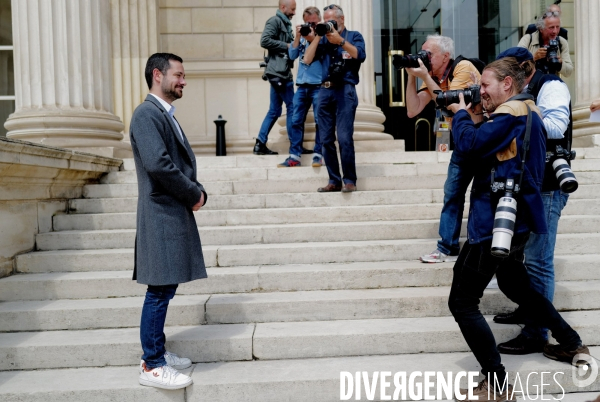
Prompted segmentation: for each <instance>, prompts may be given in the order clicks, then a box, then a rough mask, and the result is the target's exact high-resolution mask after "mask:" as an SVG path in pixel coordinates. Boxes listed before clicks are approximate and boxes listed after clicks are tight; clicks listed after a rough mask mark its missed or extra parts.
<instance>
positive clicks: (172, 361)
mask: <svg viewBox="0 0 600 402" xmlns="http://www.w3.org/2000/svg"><path fill="white" fill-rule="evenodd" d="M165 360H166V361H167V365H169V366H171V367H173V368H174V369H176V370H183V369H186V368H188V367H190V366H191V365H192V361H191V360H190V359H188V358H187V357H179V356H177V355H176V354H175V353H172V352H169V351H167V352H166V353H165ZM144 363H145V362H144V361H143V360H140V374H142V370H143V369H144V368H143V366H144Z"/></svg>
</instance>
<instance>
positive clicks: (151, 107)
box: [130, 53, 207, 389]
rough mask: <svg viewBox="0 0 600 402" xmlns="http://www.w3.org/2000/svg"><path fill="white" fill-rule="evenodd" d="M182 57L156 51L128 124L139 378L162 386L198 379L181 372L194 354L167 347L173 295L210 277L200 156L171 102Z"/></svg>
mask: <svg viewBox="0 0 600 402" xmlns="http://www.w3.org/2000/svg"><path fill="white" fill-rule="evenodd" d="M182 63H183V60H182V59H181V58H180V57H179V56H176V55H174V54H170V53H156V54H153V55H152V56H150V58H149V59H148V62H147V63H146V69H145V77H146V82H147V83H148V87H149V88H150V94H149V95H148V96H147V97H146V100H145V101H144V102H143V103H142V104H141V105H140V106H138V107H137V108H136V110H135V112H134V113H133V116H132V118H131V126H130V127H131V128H130V138H131V148H132V150H133V157H134V160H135V167H136V172H137V179H138V208H137V233H136V240H135V267H134V271H133V279H134V280H137V282H138V283H142V284H145V285H148V289H147V291H146V299H145V301H144V307H143V309H142V318H141V324H140V339H141V343H142V349H143V351H144V354H143V356H142V362H141V363H140V378H139V382H140V384H142V385H148V386H153V387H157V388H164V389H179V388H184V387H187V386H188V385H190V384H191V383H192V379H191V378H190V377H188V376H186V375H184V374H182V373H180V372H179V371H177V370H181V369H184V368H187V367H190V366H191V361H190V359H186V358H181V357H179V356H177V355H175V354H173V353H170V352H168V351H166V349H165V341H166V338H165V334H164V332H163V330H164V324H165V318H166V315H167V308H168V306H169V301H170V300H171V299H172V298H173V296H174V295H175V291H176V290H177V286H178V284H179V283H183V282H189V281H193V280H195V279H202V278H206V268H205V266H204V258H203V256H202V247H201V244H200V235H199V234H198V227H197V225H196V220H195V219H194V214H193V212H194V211H197V210H199V209H200V208H201V207H202V206H203V205H204V204H205V203H206V198H207V196H206V192H205V191H204V187H202V185H201V184H200V183H198V181H197V180H196V177H197V171H196V158H195V156H194V153H193V151H192V148H191V147H190V144H189V142H188V141H187V138H186V137H185V135H184V133H183V130H182V129H181V127H180V126H179V123H178V122H177V120H176V119H175V117H174V113H175V107H173V105H172V102H173V101H174V100H176V99H179V98H181V96H182V93H183V87H184V86H185V85H186V82H185V71H184V69H183V64H182Z"/></svg>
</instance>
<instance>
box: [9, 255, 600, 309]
mask: <svg viewBox="0 0 600 402" xmlns="http://www.w3.org/2000/svg"><path fill="white" fill-rule="evenodd" d="M597 262H598V255H594V254H590V255H566V256H558V257H556V258H555V275H556V280H557V281H583V280H600V271H599V270H598V269H597ZM452 267H453V264H452V263H443V264H423V263H422V262H420V261H381V262H361V263H349V264H308V265H281V266H264V267H260V266H256V267H235V268H208V269H207V272H208V278H207V279H205V280H198V281H192V282H189V283H184V284H181V285H180V286H179V288H178V289H177V294H188V295H192V294H218V293H251V292H279V291H310V290H341V289H378V288H395V287H428V286H450V284H451V283H452ZM145 291H146V289H145V287H143V286H139V285H138V284H137V283H135V282H133V281H132V280H131V271H129V270H127V271H90V272H54V273H39V274H17V275H12V276H10V277H7V278H3V279H0V295H1V296H0V298H1V300H4V301H18V300H55V299H92V298H109V297H130V296H143V295H144V294H145Z"/></svg>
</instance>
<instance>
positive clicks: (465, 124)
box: [452, 100, 548, 244]
mask: <svg viewBox="0 0 600 402" xmlns="http://www.w3.org/2000/svg"><path fill="white" fill-rule="evenodd" d="M526 102H527V104H528V105H529V107H530V108H531V115H532V127H531V137H530V141H531V142H530V147H529V151H528V152H527V157H526V162H525V171H524V174H523V182H522V183H521V190H520V191H519V193H518V195H517V197H516V198H517V220H516V223H515V232H516V233H528V232H530V231H532V232H534V233H541V234H543V233H547V231H548V230H547V226H546V217H545V215H544V205H543V202H542V196H541V194H540V187H541V185H542V180H543V177H544V167H545V164H546V163H545V162H546V132H545V129H544V125H543V123H542V119H541V117H540V116H539V114H538V113H536V112H538V109H537V107H536V106H535V104H534V103H533V101H530V100H528V101H526ZM526 124H527V108H526V107H525V102H522V101H518V100H517V101H510V102H506V103H503V104H502V105H500V106H498V108H497V109H496V110H495V111H494V113H493V114H492V115H491V116H490V119H489V120H488V121H487V122H486V123H484V124H482V125H481V127H479V128H475V125H474V124H473V121H472V120H471V116H470V115H469V113H468V112H467V111H466V110H459V111H458V112H457V113H456V114H455V115H454V118H453V119H452V136H453V137H454V144H455V147H456V149H458V150H459V151H460V152H461V153H462V154H463V155H464V156H465V157H466V158H468V159H469V160H470V161H471V162H472V163H473V164H474V166H475V169H474V171H475V176H474V177H473V185H472V186H471V205H470V209H469V221H468V224H467V229H468V234H469V243H471V244H476V243H480V242H482V241H486V240H490V239H491V238H492V229H493V227H494V215H495V213H496V206H497V205H498V200H499V198H500V197H501V196H503V195H504V193H503V192H502V191H499V192H498V193H492V191H491V189H490V182H491V171H492V168H494V169H495V174H494V178H495V181H504V180H506V179H508V178H512V179H514V180H515V183H518V180H519V174H520V169H521V161H522V150H523V140H524V138H525V128H526Z"/></svg>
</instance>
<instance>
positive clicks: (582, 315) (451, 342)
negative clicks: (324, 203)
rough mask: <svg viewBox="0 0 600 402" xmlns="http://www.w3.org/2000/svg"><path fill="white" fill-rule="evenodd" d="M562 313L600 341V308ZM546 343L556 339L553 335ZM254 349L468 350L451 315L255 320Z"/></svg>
mask: <svg viewBox="0 0 600 402" xmlns="http://www.w3.org/2000/svg"><path fill="white" fill-rule="evenodd" d="M562 316H563V318H564V319H565V320H566V321H567V322H568V323H569V325H571V327H573V329H575V330H576V331H577V332H578V333H579V336H580V337H581V339H582V340H583V342H584V343H585V344H586V345H587V346H592V345H600V311H597V310H593V311H568V312H564V313H562ZM492 318H493V315H489V316H486V320H487V322H488V325H489V326H490V328H491V329H492V331H493V332H494V338H496V342H497V343H500V342H506V341H508V340H510V339H513V338H515V337H516V336H517V335H519V334H520V332H521V327H520V326H518V325H502V324H496V323H495V322H493V320H492ZM0 339H1V338H0ZM550 342H551V343H558V342H557V341H556V340H554V339H551V340H550ZM252 350H253V353H254V357H255V358H256V359H259V360H279V359H306V358H323V357H342V356H370V355H389V354H392V355H398V354H405V353H449V352H468V351H469V350H470V349H469V347H468V346H467V343H466V342H465V340H464V338H463V336H462V334H461V332H460V329H459V327H458V325H457V324H456V321H455V320H454V317H452V316H448V317H425V318H392V319H367V320H339V321H309V322H267V323H259V324H256V331H255V332H254V336H253V349H252Z"/></svg>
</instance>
